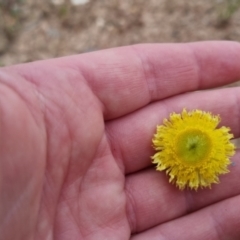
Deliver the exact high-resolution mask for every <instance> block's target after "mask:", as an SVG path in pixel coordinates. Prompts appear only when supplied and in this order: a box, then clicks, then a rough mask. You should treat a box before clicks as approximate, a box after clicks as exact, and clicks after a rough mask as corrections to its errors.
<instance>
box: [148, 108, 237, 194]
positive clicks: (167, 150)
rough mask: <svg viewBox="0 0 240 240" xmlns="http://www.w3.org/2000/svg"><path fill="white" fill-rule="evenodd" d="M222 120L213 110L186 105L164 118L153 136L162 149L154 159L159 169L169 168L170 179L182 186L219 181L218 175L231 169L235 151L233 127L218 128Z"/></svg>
mask: <svg viewBox="0 0 240 240" xmlns="http://www.w3.org/2000/svg"><path fill="white" fill-rule="evenodd" d="M219 122H220V117H219V116H214V115H212V114H211V113H210V112H204V111H201V110H193V111H190V112H187V111H186V109H183V111H182V113H181V114H176V113H172V114H171V115H170V118H169V120H167V119H164V125H161V126H157V133H156V134H155V135H154V138H153V145H154V148H155V149H156V150H157V151H158V152H157V153H156V154H155V155H154V156H153V157H152V159H153V163H155V164H157V167H156V168H157V170H159V171H163V170H166V173H167V174H168V175H169V176H170V179H169V182H174V183H176V185H177V186H178V187H179V188H180V189H181V190H182V189H184V188H185V187H190V188H191V189H195V190H197V189H198V188H199V187H201V188H202V187H210V186H211V184H212V183H219V178H218V175H219V174H224V173H227V172H229V170H228V168H227V167H228V165H229V164H230V163H231V162H230V160H229V157H230V156H232V155H233V154H234V153H235V146H234V145H233V144H232V143H231V142H230V139H231V138H233V135H232V134H230V133H229V131H230V129H229V128H227V127H221V128H218V129H217V128H216V127H217V125H218V124H219Z"/></svg>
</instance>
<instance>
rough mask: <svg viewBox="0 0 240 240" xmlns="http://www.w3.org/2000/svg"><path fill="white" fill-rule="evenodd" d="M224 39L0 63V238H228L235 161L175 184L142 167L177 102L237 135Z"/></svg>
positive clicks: (238, 228) (235, 65)
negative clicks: (184, 185)
mask: <svg viewBox="0 0 240 240" xmlns="http://www.w3.org/2000/svg"><path fill="white" fill-rule="evenodd" d="M239 78H240V45H239V44H238V43H234V42H205V43H193V44H162V45H161V44H156V45H138V46H131V47H123V48H118V49H112V50H106V51H99V52H96V53H88V54H82V55H79V56H72V57H66V58H60V59H56V60H47V61H40V62H35V63H29V64H23V65H17V66H12V67H6V68H2V69H1V70H0V83H1V84H0V121H1V122H0V239H4V240H8V239H11V240H14V239H24V240H27V239H37V240H49V239H58V240H76V239H84V240H95V239H96V240H108V239H109V240H124V239H131V240H146V239H149V240H153V239H154V240H156V239H158V240H159V239H167V240H168V239H169V240H175V239H178V240H186V239H194V240H198V239H211V240H215V239H216V240H218V239H231V240H232V239H236V240H237V239H240V217H239V216H240V184H239V174H240V162H239V153H236V155H235V156H234V157H233V161H234V162H235V165H234V166H231V167H230V171H231V172H230V173H229V174H227V175H224V176H222V177H221V183H220V184H218V185H213V186H212V189H211V190H210V189H204V190H199V191H197V192H195V191H191V190H185V191H180V190H178V189H177V188H176V187H175V186H174V185H172V184H169V183H168V177H167V176H166V174H165V173H164V172H157V171H155V169H154V166H153V165H152V164H151V159H150V156H152V155H153V153H154V151H153V148H152V143H151V139H152V136H153V133H154V132H155V129H156V125H157V124H161V123H162V120H163V118H166V117H168V115H169V113H171V112H172V111H175V112H180V111H181V110H182V109H183V108H184V107H187V108H188V109H189V110H190V109H195V108H199V109H202V110H206V111H211V112H213V113H215V114H220V115H221V117H222V122H221V123H222V125H226V126H229V127H231V129H232V132H233V133H234V135H235V137H236V138H237V137H239V135H240V130H239V129H240V121H239V116H240V108H239V104H240V98H239V96H240V89H239V88H225V89H215V90H208V91H199V92H193V91H196V90H203V89H208V88H213V87H219V86H222V85H224V84H229V83H231V82H234V81H236V80H238V79H239Z"/></svg>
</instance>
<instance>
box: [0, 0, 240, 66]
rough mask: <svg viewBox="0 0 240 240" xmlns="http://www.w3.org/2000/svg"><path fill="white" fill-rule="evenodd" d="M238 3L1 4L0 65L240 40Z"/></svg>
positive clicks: (88, 0)
mask: <svg viewBox="0 0 240 240" xmlns="http://www.w3.org/2000/svg"><path fill="white" fill-rule="evenodd" d="M239 5H240V1H239V0H225V1H224V0H211V1H207V0H198V1H189V0H148V1H146V0H0V66H5V65H11V64H15V63H22V62H29V61H34V60H39V59H46V58H52V57H58V56H65V55H71V54H76V53H83V52H89V51H95V50H99V49H104V48H110V47H115V46H122V45H129V44H134V43H150V42H188V41H200V40H214V39H217V40H235V41H239V40H240V8H239Z"/></svg>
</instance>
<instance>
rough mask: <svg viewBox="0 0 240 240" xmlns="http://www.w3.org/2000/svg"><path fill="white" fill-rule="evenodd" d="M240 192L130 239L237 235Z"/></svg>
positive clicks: (239, 235)
mask: <svg viewBox="0 0 240 240" xmlns="http://www.w3.org/2000/svg"><path fill="white" fill-rule="evenodd" d="M239 203H240V196H236V197H233V198H230V199H227V200H225V201H222V202H219V203H217V204H214V205H213V206H209V207H207V208H204V209H202V210H200V211H198V212H196V213H193V214H190V215H187V216H185V217H182V218H179V219H176V220H174V221H171V222H169V223H165V224H163V225H161V226H157V227H155V228H153V229H150V230H148V231H146V232H144V233H140V234H137V235H135V236H133V237H132V238H131V240H145V239H149V240H159V239H178V240H185V239H194V240H202V239H209V240H210V239H211V240H219V239H229V240H230V239H231V240H238V239H240V218H239V216H240V204H239Z"/></svg>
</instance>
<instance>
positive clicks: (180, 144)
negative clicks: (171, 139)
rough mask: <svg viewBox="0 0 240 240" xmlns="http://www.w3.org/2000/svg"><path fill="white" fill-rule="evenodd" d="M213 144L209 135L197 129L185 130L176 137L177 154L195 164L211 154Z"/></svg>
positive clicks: (183, 159)
mask: <svg viewBox="0 0 240 240" xmlns="http://www.w3.org/2000/svg"><path fill="white" fill-rule="evenodd" d="M211 148H212V144H211V140H210V138H209V137H208V135H207V134H206V133H204V132H202V131H200V130H197V129H190V130H187V131H183V132H182V133H180V134H179V135H178V136H177V139H176V154H177V156H178V157H179V158H180V159H181V160H182V161H184V162H187V163H190V164H194V163H198V162H200V161H202V160H204V159H206V158H207V157H208V156H209V153H210V152H211Z"/></svg>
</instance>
